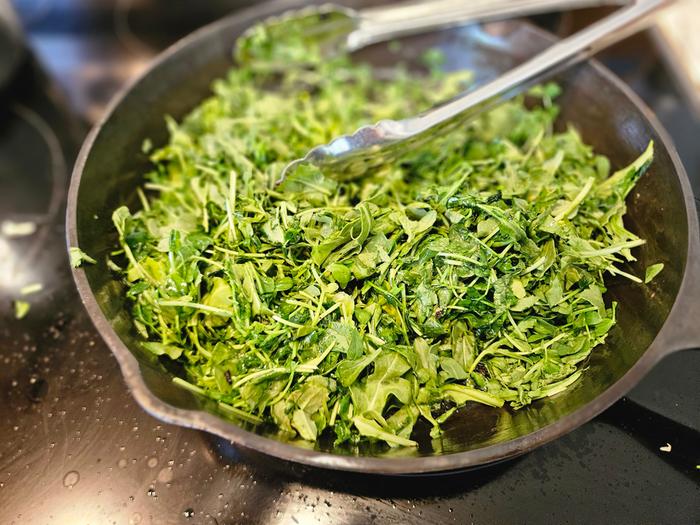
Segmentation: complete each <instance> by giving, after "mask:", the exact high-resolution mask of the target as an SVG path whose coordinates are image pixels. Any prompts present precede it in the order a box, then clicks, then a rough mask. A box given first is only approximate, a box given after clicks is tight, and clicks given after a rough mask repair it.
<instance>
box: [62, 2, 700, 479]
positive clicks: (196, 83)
mask: <svg viewBox="0 0 700 525" xmlns="http://www.w3.org/2000/svg"><path fill="white" fill-rule="evenodd" d="M294 6H295V4H294V3H293V2H288V1H285V2H271V3H264V4H262V5H259V6H256V7H255V8H253V9H251V10H248V11H245V12H243V13H241V14H237V15H235V16H232V17H230V18H226V19H223V20H220V21H219V22H216V23H214V24H212V25H210V26H207V27H205V28H203V29H201V30H199V31H197V32H195V33H193V34H192V35H190V36H189V37H187V38H185V39H184V40H182V41H180V42H179V43H177V44H175V45H174V46H173V47H171V48H170V49H168V50H167V51H166V52H165V53H163V54H162V55H161V56H160V57H159V58H158V59H157V60H156V61H155V62H154V63H153V64H152V66H151V67H150V68H149V69H148V71H146V72H145V73H144V74H143V75H141V76H140V77H139V78H138V79H137V80H136V81H135V82H133V83H132V84H131V85H130V86H129V87H128V88H127V89H126V90H125V91H124V92H122V93H121V94H120V95H119V96H118V97H117V98H116V99H115V100H114V101H113V102H112V104H111V105H110V107H109V110H108V111H107V113H106V115H105V116H104V118H103V119H102V121H101V122H100V123H99V124H98V125H97V126H96V127H95V128H94V129H93V130H92V132H91V133H90V135H89V137H88V138H87V140H86V141H85V144H84V146H83V148H82V151H81V152H80V155H79V157H78V160H77V163H76V165H75V169H74V172H73V178H72V181H71V187H70V193H69V199H68V213H67V228H68V244H69V245H71V246H80V247H81V248H82V249H83V250H85V251H86V252H87V253H89V254H90V255H92V256H93V257H95V258H96V259H97V260H98V264H97V265H94V266H87V267H85V268H80V269H77V270H75V272H74V276H75V281H76V284H77V287H78V290H79V292H80V295H81V297H82V300H83V302H84V304H85V306H86V308H87V310H88V312H89V314H90V317H91V318H92V320H93V322H94V323H95V326H96V327H97V329H98V330H99V332H100V333H101V335H102V337H103V338H104V339H105V341H106V342H107V344H108V345H109V347H110V348H111V349H112V351H113V352H114V355H115V356H116V358H117V360H118V361H119V364H120V366H121V370H122V372H123V375H124V379H125V381H126V383H127V385H128V386H129V388H130V389H131V391H132V393H133V395H134V397H135V398H136V400H137V401H138V402H139V403H140V405H141V406H142V407H143V408H144V409H145V410H147V411H148V412H150V413H151V414H153V415H154V416H155V417H158V418H160V419H162V420H164V421H167V422H169V423H174V424H178V425H183V426H187V427H193V428H198V429H201V430H205V431H207V432H211V433H213V434H217V435H219V436H222V437H223V438H226V439H230V440H231V441H232V442H234V443H235V444H237V445H238V446H241V447H245V448H248V449H254V450H255V451H258V452H263V453H265V454H268V455H271V456H276V457H279V458H282V459H286V460H290V461H295V462H300V463H304V464H308V465H313V466H317V467H324V468H331V469H340V470H351V471H358V472H372V473H382V474H408V473H428V472H440V471H448V470H454V469H461V468H466V467H473V466H477V465H483V464H487V463H491V462H496V461H499V460H503V459H506V458H509V457H513V456H516V455H519V454H522V453H524V452H526V451H528V450H531V449H533V448H535V447H538V446H540V445H542V444H544V443H546V442H548V441H551V440H553V439H556V438H557V437H559V436H561V435H563V434H565V433H567V432H569V431H571V430H573V429H574V428H576V427H578V426H579V425H581V424H583V423H585V422H586V421H588V420H590V419H591V418H593V417H594V416H596V415H597V414H599V413H600V412H602V411H603V410H605V409H606V408H607V407H609V406H610V405H611V404H612V403H613V402H615V401H616V400H617V399H619V398H620V397H622V396H623V395H624V394H625V393H626V392H627V391H629V390H630V389H631V388H632V387H633V386H634V385H635V384H636V383H637V382H638V381H639V380H640V379H641V378H642V377H643V376H644V375H645V374H646V373H647V372H648V371H649V370H650V369H651V368H652V367H653V366H654V364H656V363H657V362H658V361H659V360H660V359H661V358H663V357H664V356H666V355H668V354H669V353H671V352H674V351H676V350H680V349H684V348H692V347H698V346H700V240H699V238H698V236H699V233H698V218H697V214H696V210H695V205H694V202H693V196H692V192H691V189H690V185H689V182H688V178H687V176H686V174H685V172H684V170H683V166H682V165H681V163H680V161H679V159H678V156H677V154H676V152H675V150H674V148H673V145H672V144H671V143H670V141H669V139H668V137H667V135H666V132H665V131H664V130H663V129H662V128H661V126H660V124H659V123H658V121H657V120H656V119H655V118H654V116H653V115H652V114H651V113H650V112H649V110H648V109H647V108H646V107H645V106H644V105H643V103H642V102H641V101H640V100H639V99H638V98H637V97H636V96H635V95H634V94H633V93H632V92H631V91H630V90H629V88H627V87H626V86H625V85H624V84H622V83H621V82H620V80H619V79H617V78H616V77H615V76H614V75H612V74H611V73H610V72H609V71H608V70H607V69H605V68H604V67H602V66H601V65H600V64H598V63H596V62H595V61H592V62H587V63H584V64H582V65H580V66H578V67H576V68H574V69H571V70H569V71H567V72H565V73H563V74H562V75H560V76H559V77H558V78H557V80H558V81H559V82H560V83H561V85H562V86H563V88H564V94H563V96H562V98H561V100H560V101H559V102H560V104H561V107H562V114H561V117H560V125H561V126H564V125H565V124H566V123H569V122H570V123H573V124H574V125H575V126H576V127H577V128H578V129H579V130H580V131H581V133H582V135H583V138H584V139H585V141H586V142H588V143H589V144H592V145H593V146H594V147H595V148H596V150H597V151H598V152H600V153H603V154H605V155H608V156H609V157H610V158H611V160H612V162H613V166H617V167H619V166H623V165H625V164H627V163H629V162H630V161H631V160H633V159H634V158H636V157H637V155H638V154H639V153H640V152H641V151H642V150H643V148H644V147H645V146H646V144H647V143H648V141H649V140H650V139H653V140H654V141H655V142H656V158H655V160H654V163H653V165H652V167H651V169H650V170H649V172H648V173H647V174H646V175H645V176H644V177H643V178H642V179H641V180H640V181H639V183H638V186H637V188H636V190H635V191H634V192H633V193H632V194H631V196H630V198H629V201H628V204H629V215H628V218H627V221H628V224H630V225H631V227H632V229H633V230H634V231H635V232H637V233H638V234H639V235H640V236H641V237H643V238H645V239H647V241H648V243H647V244H646V245H644V246H643V247H641V248H640V249H639V250H638V253H637V256H638V259H639V260H638V262H637V263H635V264H634V265H632V266H631V268H630V269H629V270H630V271H632V272H633V273H635V274H637V275H643V272H644V269H645V268H646V266H647V265H649V264H652V263H656V262H663V263H664V264H665V268H664V270H663V272H662V273H661V274H660V275H659V276H658V277H657V278H656V279H655V280H654V281H653V282H652V283H650V284H649V285H638V284H634V283H630V282H610V286H609V292H608V297H607V298H608V299H609V300H617V301H618V302H619V303H620V307H619V310H618V312H619V317H618V319H619V320H618V324H617V326H616V327H615V328H614V329H613V330H612V332H611V334H610V337H609V338H608V343H607V344H606V345H605V346H604V347H602V348H600V349H598V350H596V351H595V352H594V353H593V355H592V356H591V359H590V362H589V364H588V366H589V369H588V370H587V372H586V373H585V374H584V376H583V377H582V379H581V380H580V381H579V382H578V383H576V384H575V386H574V387H573V388H572V389H571V390H569V391H567V392H565V393H563V394H560V395H558V396H555V397H554V398H550V399H546V400H541V401H538V402H536V403H534V404H532V405H531V406H529V407H526V408H524V409H521V410H518V411H512V410H509V409H505V408H504V409H494V408H490V407H484V406H481V405H474V406H467V407H465V408H464V409H462V410H460V411H459V412H458V413H457V414H456V415H455V416H453V417H452V418H451V419H450V420H449V421H448V423H447V426H446V428H445V434H444V437H443V439H442V440H441V441H440V442H431V440H430V437H429V436H428V432H427V429H424V430H425V431H423V430H422V429H420V428H419V429H417V432H416V433H417V435H416V436H415V438H416V439H417V440H418V441H419V443H420V446H419V447H418V448H417V449H415V450H402V451H400V452H399V453H397V452H396V451H395V450H394V451H387V450H385V449H384V448H381V447H372V446H368V447H366V448H365V449H362V450H361V451H360V452H359V453H358V452H356V451H355V452H353V451H352V450H349V449H343V448H333V446H332V444H331V443H323V442H322V443H320V444H318V445H317V446H316V448H302V447H300V446H297V445H294V444H290V443H285V442H282V441H280V440H279V438H278V437H276V436H275V435H274V433H272V432H271V429H269V428H251V427H248V426H245V425H244V424H243V423H240V422H235V421H231V420H228V419H226V418H225V417H224V416H223V415H221V414H218V413H217V412H216V409H215V407H213V406H211V405H210V404H209V403H207V402H206V401H205V400H202V399H199V398H197V397H195V396H194V395H192V394H190V393H189V392H187V391H184V390H182V389H180V388H179V387H177V386H175V385H174V384H173V383H172V382H171V377H172V375H171V372H170V371H168V369H167V368H166V364H164V363H161V362H159V361H157V360H155V358H153V357H152V356H150V355H146V354H145V353H143V352H142V351H141V350H140V349H139V347H138V345H137V344H136V335H135V331H134V329H133V327H132V324H131V321H130V318H129V314H128V309H127V305H126V304H125V301H124V298H123V294H122V289H121V285H120V284H119V282H117V281H116V280H115V279H114V277H113V275H112V274H111V273H110V271H109V270H108V269H107V268H106V267H105V264H104V260H105V256H106V255H107V254H108V253H109V251H110V250H112V249H113V247H114V246H115V232H114V231H113V227H112V224H111V220H110V216H111V211H112V210H113V209H114V208H115V207H117V206H118V205H121V204H123V203H127V204H131V205H132V206H133V207H137V204H136V203H137V200H136V196H135V191H134V190H135V188H136V185H137V184H138V183H139V180H140V179H139V177H140V175H141V174H142V173H144V172H145V171H146V170H147V169H148V159H147V158H146V156H145V155H143V154H142V153H141V143H142V141H143V139H144V138H146V137H149V138H151V139H152V140H153V142H154V143H155V144H156V145H158V144H162V143H164V141H165V140H166V139H167V136H166V129H165V125H164V123H163V116H164V115H166V114H169V115H172V116H174V117H175V118H180V117H183V116H184V115H185V114H186V113H187V112H188V111H190V110H191V109H192V108H193V107H195V106H196V105H197V103H198V102H200V101H201V100H202V99H203V98H204V97H206V95H207V94H208V92H209V91H208V90H209V85H210V82H211V81H212V80H213V79H214V78H216V77H219V76H222V75H224V74H225V72H226V70H227V69H228V68H230V67H232V66H233V64H232V61H231V49H232V47H233V44H234V41H235V39H236V37H237V36H238V35H239V34H240V33H241V32H242V31H243V30H244V29H245V28H247V27H248V26H250V25H251V24H252V23H255V21H257V20H260V19H262V18H265V17H268V16H270V15H272V14H276V13H279V12H281V11H283V10H286V9H289V8H290V7H294ZM296 6H298V3H297V5H296ZM552 38H553V37H551V36H550V35H547V34H545V33H543V32H541V31H539V30H537V29H535V28H534V27H532V26H530V25H528V24H525V23H522V22H508V23H493V24H489V25H486V26H484V27H483V28H476V27H471V28H462V29H451V30H448V31H440V32H433V33H430V34H425V35H421V36H418V37H410V38H406V39H405V41H404V45H403V46H402V48H401V49H402V53H403V54H404V55H405V58H406V60H407V61H408V62H409V63H411V61H412V60H413V63H414V64H415V63H416V62H417V61H416V60H415V57H418V56H420V54H421V52H422V51H423V50H425V49H426V48H428V47H431V46H439V47H440V48H442V49H443V50H444V51H445V54H446V57H447V64H446V67H448V68H453V69H454V68H467V69H471V70H473V71H474V72H475V73H476V77H477V81H484V80H487V79H490V78H493V77H494V76H495V75H497V74H498V73H499V72H502V71H505V70H506V69H508V68H510V67H512V66H513V65H515V64H517V63H519V62H522V61H523V60H525V59H526V58H527V57H528V56H531V55H533V54H535V53H536V52H537V51H539V50H541V49H543V48H544V47H546V46H547V45H549V44H550V43H551V41H552ZM357 60H364V61H369V62H370V63H372V64H374V65H376V66H378V67H382V66H391V65H392V64H393V63H394V62H395V60H396V57H395V55H393V54H391V53H389V52H388V51H387V48H386V46H383V45H376V46H372V47H369V48H367V49H364V50H362V51H361V52H359V53H358V54H357Z"/></svg>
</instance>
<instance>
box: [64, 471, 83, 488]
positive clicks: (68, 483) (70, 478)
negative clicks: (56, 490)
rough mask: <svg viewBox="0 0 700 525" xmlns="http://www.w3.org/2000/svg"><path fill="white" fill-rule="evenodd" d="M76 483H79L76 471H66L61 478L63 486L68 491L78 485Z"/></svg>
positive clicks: (78, 475)
mask: <svg viewBox="0 0 700 525" xmlns="http://www.w3.org/2000/svg"><path fill="white" fill-rule="evenodd" d="M78 481H80V474H79V473H78V471H77V470H71V471H68V472H66V475H65V476H63V486H64V487H67V488H69V489H72V488H73V487H75V486H76V485H77V484H78Z"/></svg>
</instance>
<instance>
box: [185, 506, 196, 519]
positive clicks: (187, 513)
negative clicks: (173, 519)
mask: <svg viewBox="0 0 700 525" xmlns="http://www.w3.org/2000/svg"><path fill="white" fill-rule="evenodd" d="M182 515H183V516H184V517H185V518H188V519H189V518H192V517H193V516H194V509H191V508H190V509H185V511H184V512H183V513H182Z"/></svg>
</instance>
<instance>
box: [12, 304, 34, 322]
mask: <svg viewBox="0 0 700 525" xmlns="http://www.w3.org/2000/svg"><path fill="white" fill-rule="evenodd" d="M14 307H15V319H23V318H25V317H26V316H27V314H28V313H29V309H30V308H31V305H30V304H29V303H28V302H27V301H20V300H16V301H14Z"/></svg>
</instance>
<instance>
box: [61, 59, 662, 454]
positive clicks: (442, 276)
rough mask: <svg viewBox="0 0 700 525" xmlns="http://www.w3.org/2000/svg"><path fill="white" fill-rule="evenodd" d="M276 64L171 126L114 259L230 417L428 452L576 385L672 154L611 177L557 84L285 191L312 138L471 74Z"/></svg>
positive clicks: (149, 337)
mask: <svg viewBox="0 0 700 525" xmlns="http://www.w3.org/2000/svg"><path fill="white" fill-rule="evenodd" d="M297 51H298V50H297ZM429 63H430V64H431V65H433V66H434V65H435V64H439V63H440V62H439V60H438V59H437V58H436V56H435V55H434V54H431V55H430V56H429ZM264 66H265V64H264V61H262V62H261V61H256V62H253V64H252V65H250V66H246V67H242V68H238V69H232V70H231V71H230V72H229V73H228V76H227V77H226V78H225V79H222V80H218V81H216V82H215V83H214V85H213V92H214V93H213V95H212V96H211V97H210V98H208V99H207V100H205V101H204V102H203V103H202V104H201V105H200V106H199V107H198V108H196V109H195V110H194V111H192V113H191V114H190V115H188V116H187V117H186V118H185V119H184V120H183V121H182V122H180V123H177V122H175V121H174V120H172V119H168V121H167V125H168V129H169V132H170V140H169V142H168V144H166V145H165V146H164V147H161V148H160V149H156V150H155V151H154V152H153V153H152V155H151V159H152V162H153V170H152V171H151V172H150V173H148V174H147V175H146V180H147V182H146V183H145V184H144V185H143V188H142V193H141V194H140V200H141V209H139V210H138V211H133V212H132V211H131V210H129V209H127V208H126V207H121V208H119V209H117V210H116V211H115V212H114V214H113V220H114V224H115V227H116V230H117V233H118V238H119V241H118V242H119V247H120V250H121V254H122V255H121V260H118V261H117V263H118V265H117V264H114V263H112V264H111V265H110V268H111V269H112V270H113V271H115V272H117V273H119V274H120V276H121V278H122V279H123V282H124V283H125V285H126V296H127V297H128V299H129V301H130V304H131V308H132V316H133V321H134V326H135V328H136V330H137V331H138V333H139V334H140V336H141V338H142V339H143V341H144V342H143V348H144V349H146V350H147V351H150V352H152V353H153V354H154V355H156V356H161V359H175V360H177V361H178V362H179V363H181V364H182V365H183V366H184V370H185V371H186V374H187V377H186V380H185V379H182V378H177V382H178V384H180V385H181V386H183V387H184V388H188V389H189V390H191V391H193V392H197V393H201V394H202V395H204V396H207V397H209V398H211V399H213V400H215V401H217V402H218V404H219V406H220V407H221V408H222V412H223V413H224V414H228V415H230V416H231V417H233V418H235V419H238V420H242V421H248V422H251V423H260V422H267V423H274V424H275V425H276V426H277V428H278V429H279V432H280V433H282V434H286V435H287V436H288V437H290V438H293V437H294V436H298V437H299V438H301V439H303V440H307V441H315V440H317V439H319V437H320V436H322V435H330V436H333V439H334V440H335V442H336V443H337V444H340V443H346V442H347V443H349V444H358V443H360V442H361V441H363V440H378V441H381V442H385V443H386V444H388V445H389V446H414V445H415V441H413V440H412V439H411V435H412V432H413V429H414V425H415V424H416V422H417V420H418V419H419V418H423V419H425V420H427V421H428V422H429V423H430V424H431V425H433V432H432V435H439V433H440V425H441V423H442V422H444V420H445V419H446V418H447V417H449V415H450V414H451V413H452V412H453V411H454V407H457V406H462V405H464V404H465V403H481V404H486V405H489V406H493V407H502V406H503V405H508V406H509V407H512V408H515V409H517V408H519V407H522V406H524V405H527V404H529V403H531V402H532V401H534V400H536V399H540V398H545V397H548V396H553V395H556V394H558V393H560V392H562V391H564V390H566V389H567V388H570V387H571V385H572V384H573V383H575V381H576V380H577V379H578V378H579V377H580V375H581V374H582V373H583V371H584V368H585V363H586V359H587V358H588V356H589V355H590V353H591V352H592V351H593V350H594V349H595V348H596V347H597V346H598V345H600V344H601V343H603V342H604V341H605V338H606V336H607V334H608V332H609V330H610V328H611V327H612V326H613V325H614V324H615V309H616V305H615V304H614V303H613V304H606V301H605V299H604V294H605V291H606V287H605V280H604V278H605V277H606V276H622V277H626V278H630V279H632V280H634V281H637V282H639V281H640V280H639V279H638V278H637V277H635V276H634V275H631V274H630V273H629V272H628V271H625V270H623V269H622V268H623V266H622V265H624V264H625V263H628V262H631V261H634V260H635V259H634V255H633V253H632V250H633V249H634V248H635V247H638V246H640V245H642V244H643V242H644V241H643V240H641V239H639V238H638V237H637V236H636V235H634V234H633V233H631V232H630V231H628V230H627V229H626V228H625V226H624V223H623V216H624V214H625V212H626V206H625V197H626V196H627V194H628V193H629V192H630V190H631V189H632V187H633V186H634V184H635V182H636V181H637V180H638V179H639V177H640V176H641V175H642V174H643V173H644V172H645V170H646V169H647V167H648V166H649V164H650V163H651V161H652V156H653V146H652V144H650V145H649V148H648V149H647V150H646V151H645V152H643V153H642V155H641V156H640V158H639V159H638V160H636V161H635V162H633V163H632V164H631V165H630V166H628V167H626V168H623V169H621V170H619V171H617V172H615V173H614V174H612V175H610V173H609V171H610V162H609V161H608V159H607V158H605V157H603V156H600V155H597V154H595V153H594V152H593V150H592V148H591V147H589V146H587V145H586V144H585V143H584V142H583V141H582V140H581V137H580V136H579V134H578V133H577V132H576V130H575V129H574V128H569V129H567V130H566V131H564V132H560V133H559V132H555V131H554V130H553V122H554V120H555V119H556V116H557V113H558V108H557V106H556V105H555V104H554V102H553V99H554V98H555V97H556V96H557V94H558V92H559V89H558V88H557V87H556V86H554V85H547V86H540V87H538V88H537V89H536V90H534V91H533V92H532V94H531V96H532V97H534V98H535V99H538V100H539V101H540V102H541V103H540V104H535V105H534V107H533V108H532V109H527V108H526V106H525V105H524V100H523V99H522V98H520V99H517V100H514V101H512V102H509V103H506V104H504V105H502V106H500V107H499V108H497V109H495V110H493V111H492V112H490V113H488V114H486V115H484V116H483V117H481V118H479V119H478V120H476V121H474V122H472V123H470V124H469V125H468V126H466V127H464V129H461V130H457V131H455V132H453V133H451V134H450V135H449V136H447V137H444V138H443V139H441V140H440V141H439V142H437V143H435V144H432V145H430V146H429V147H425V148H422V149H418V150H416V151H413V152H411V153H410V154H408V155H406V157H405V158H403V159H401V161H400V162H398V163H395V164H393V165H389V166H385V167H383V168H381V169H378V170H377V171H375V172H372V173H367V174H366V175H365V177H364V178H362V179H360V180H356V181H351V182H339V181H337V180H335V179H334V178H333V177H332V175H331V176H329V175H324V174H322V173H321V172H320V171H318V170H317V169H315V168H313V167H309V166H305V167H302V168H301V169H299V170H297V171H296V172H294V173H293V175H291V176H290V177H289V178H287V179H286V180H285V182H284V183H283V184H282V185H280V186H276V185H275V181H277V180H278V179H279V175H280V172H281V169H282V168H283V166H284V165H285V164H286V162H288V161H289V160H291V159H293V158H296V157H298V156H300V155H301V154H303V153H304V152H305V151H306V150H307V149H308V148H309V147H311V146H313V145H316V144H320V143H325V142H327V141H328V140H329V139H331V138H333V137H334V136H336V135H338V134H341V133H345V132H348V131H351V130H353V129H355V128H356V127H358V126H359V125H361V124H363V123H367V122H371V121H376V120H379V119H383V118H400V117H404V116H408V115H414V114H416V113H418V112H419V111H420V110H421V109H427V108H429V107H430V106H432V105H434V104H436V103H438V102H440V101H443V100H445V99H448V98H449V97H451V96H453V95H455V94H456V93H458V92H459V91H460V90H461V89H463V87H464V81H465V80H468V79H469V78H470V77H469V75H468V74H465V73H464V72H457V73H450V74H440V73H438V72H437V70H436V69H435V67H433V72H432V73H431V74H430V75H429V76H427V77H426V78H425V79H423V80H422V81H421V82H415V78H413V76H409V75H408V74H407V73H406V71H405V70H404V69H403V68H402V67H401V66H398V67H397V69H396V71H395V74H394V75H393V76H392V78H391V79H388V80H387V79H385V78H384V79H380V78H376V77H375V76H374V75H373V73H372V70H371V69H370V68H369V67H368V66H366V65H362V64H354V63H351V61H350V60H349V58H348V57H347V56H338V57H336V58H332V59H328V60H324V61H319V62H318V63H312V64H307V65H305V67H303V68H296V67H289V68H287V69H284V68H283V69H281V70H280V69H279V63H277V64H276V67H275V68H268V67H264ZM272 69H274V71H272ZM72 250H76V251H75V257H76V259H75V260H76V262H77V264H79V262H80V261H88V262H94V260H92V259H90V258H88V257H87V256H85V254H83V253H82V252H80V251H79V250H78V249H77V248H75V249H72ZM71 254H72V255H73V251H71ZM74 265H75V263H74ZM122 268H124V269H123V270H122ZM647 275H649V273H647Z"/></svg>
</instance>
